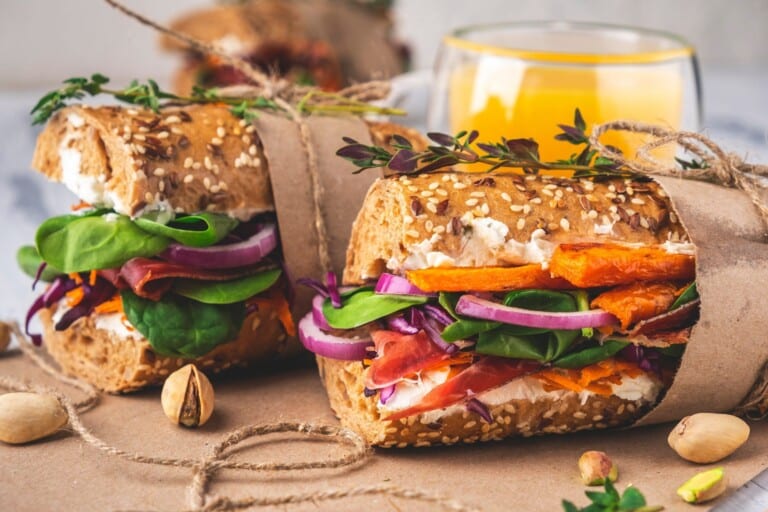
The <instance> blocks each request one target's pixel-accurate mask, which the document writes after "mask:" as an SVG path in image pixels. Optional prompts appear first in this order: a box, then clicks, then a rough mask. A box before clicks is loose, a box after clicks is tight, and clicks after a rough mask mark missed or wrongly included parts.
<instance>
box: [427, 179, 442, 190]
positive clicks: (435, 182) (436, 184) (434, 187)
mask: <svg viewBox="0 0 768 512" xmlns="http://www.w3.org/2000/svg"><path fill="white" fill-rule="evenodd" d="M439 186H440V183H439V182H437V181H433V182H432V183H430V184H429V190H435V189H436V188H437V187H439Z"/></svg>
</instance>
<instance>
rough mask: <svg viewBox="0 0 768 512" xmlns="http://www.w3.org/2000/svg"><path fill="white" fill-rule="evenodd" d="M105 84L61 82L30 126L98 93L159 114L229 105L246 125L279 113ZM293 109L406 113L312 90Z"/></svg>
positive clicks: (153, 88) (200, 92)
mask: <svg viewBox="0 0 768 512" xmlns="http://www.w3.org/2000/svg"><path fill="white" fill-rule="evenodd" d="M108 83H109V78H108V77H106V76H104V75H102V74H100V73H95V74H93V75H91V77H90V78H84V77H76V78H68V79H66V80H64V82H63V84H64V85H63V86H62V87H60V88H58V89H56V90H54V91H51V92H49V93H47V94H46V95H44V96H43V97H42V98H40V100H39V101H38V102H37V104H36V105H35V106H34V107H33V108H32V111H31V112H30V114H31V115H32V124H42V123H45V122H46V121H48V119H50V117H51V116H52V115H53V114H54V113H55V112H56V111H58V110H61V109H62V108H64V107H65V106H67V104H69V103H70V102H72V101H79V100H82V99H83V98H85V97H86V95H88V96H97V95H99V94H107V95H110V96H114V97H115V98H116V99H117V100H119V101H122V102H124V103H128V104H131V105H139V106H141V107H144V108H147V109H149V110H152V111H153V112H158V111H159V110H160V109H161V108H162V107H163V106H166V105H179V104H181V105H190V104H205V103H220V104H224V105H228V106H229V107H230V112H232V114H234V115H235V116H237V117H239V118H241V119H244V120H246V121H248V122H251V121H253V120H254V119H256V118H257V117H258V113H259V112H260V111H264V110H273V111H274V110H281V109H280V106H279V105H278V104H277V103H276V102H275V101H272V100H271V99H267V98H264V97H261V96H259V97H254V98H237V97H230V96H222V95H221V94H220V91H219V90H218V89H216V88H211V89H206V88H203V87H195V88H194V89H193V90H192V94H191V95H190V96H179V95H177V94H173V93H171V92H168V91H164V90H162V89H161V88H160V86H158V84H157V82H155V81H154V80H151V79H150V80H147V82H146V83H141V82H139V81H138V80H134V81H132V82H131V83H130V84H129V85H128V86H127V87H125V88H123V89H112V88H108V87H106V84H108ZM296 108H297V109H298V110H299V111H300V112H302V113H311V112H323V113H353V114H361V113H373V114H382V115H403V114H405V112H403V111H402V110H399V109H390V108H386V107H378V106H376V105H370V104H368V103H364V102H360V101H355V100H349V99H346V98H343V97H341V96H339V95H337V94H333V93H326V92H323V91H314V90H312V91H310V92H309V93H307V95H306V96H305V97H304V98H302V99H301V101H299V103H298V104H297V106H296Z"/></svg>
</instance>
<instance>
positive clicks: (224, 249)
mask: <svg viewBox="0 0 768 512" xmlns="http://www.w3.org/2000/svg"><path fill="white" fill-rule="evenodd" d="M276 247H277V228H276V227H275V225H274V224H272V223H269V224H264V226H262V228H261V229H260V230H259V231H258V232H257V233H256V234H255V235H253V236H251V237H250V238H249V239H247V240H244V241H242V242H237V243H234V244H224V245H214V246H211V247H189V246H186V245H181V244H177V243H173V244H171V245H169V246H168V248H167V249H166V250H165V251H163V252H162V253H160V255H159V256H160V257H161V258H163V259H166V260H168V261H172V262H174V263H181V264H183V265H189V266H191V267H198V268H234V267H244V266H246V265H253V264H254V263H257V262H258V261H260V260H261V259H262V258H264V257H265V256H266V255H268V254H269V253H270V252H272V251H273V250H274V249H275V248H276Z"/></svg>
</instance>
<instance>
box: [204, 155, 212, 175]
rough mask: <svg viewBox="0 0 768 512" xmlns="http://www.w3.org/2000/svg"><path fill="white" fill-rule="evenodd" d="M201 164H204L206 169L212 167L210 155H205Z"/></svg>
mask: <svg viewBox="0 0 768 512" xmlns="http://www.w3.org/2000/svg"><path fill="white" fill-rule="evenodd" d="M203 164H204V165H205V168H206V169H208V170H209V171H210V170H211V169H213V162H211V158H210V157H208V156H206V157H205V159H204V160H203Z"/></svg>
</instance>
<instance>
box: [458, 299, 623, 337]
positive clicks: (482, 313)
mask: <svg viewBox="0 0 768 512" xmlns="http://www.w3.org/2000/svg"><path fill="white" fill-rule="evenodd" d="M456 312H457V313H459V314H460V315H465V316H469V317H472V318H482V319H483V320H493V321H496V322H502V323H505V324H513V325H521V326H524V327H540V328H544V329H581V328H584V327H601V326H603V325H612V324H616V323H618V320H617V319H616V317H615V316H613V315H612V314H610V313H608V312H607V311H603V310H602V309H592V310H589V311H576V312H574V313H554V312H550V311H533V310H530V309H523V308H515V307H510V306H504V305H502V304H497V303H495V302H491V301H489V300H484V299H481V298H478V297H475V296H474V295H462V296H461V298H459V302H458V303H457V304H456Z"/></svg>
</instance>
